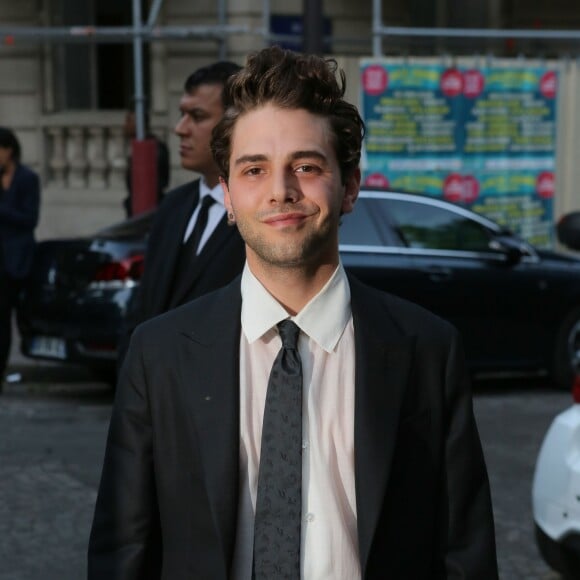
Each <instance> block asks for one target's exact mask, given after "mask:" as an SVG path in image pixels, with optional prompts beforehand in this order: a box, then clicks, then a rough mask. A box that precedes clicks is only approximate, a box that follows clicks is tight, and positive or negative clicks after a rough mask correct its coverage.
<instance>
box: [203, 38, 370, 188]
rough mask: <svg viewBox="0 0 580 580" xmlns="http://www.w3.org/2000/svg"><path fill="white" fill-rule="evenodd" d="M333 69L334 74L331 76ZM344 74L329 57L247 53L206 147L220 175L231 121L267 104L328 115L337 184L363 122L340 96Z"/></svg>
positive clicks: (351, 164)
mask: <svg viewBox="0 0 580 580" xmlns="http://www.w3.org/2000/svg"><path fill="white" fill-rule="evenodd" d="M337 74H338V77H339V79H337ZM345 88H346V78H345V74H344V71H343V70H339V69H338V65H337V63H336V61H335V60H333V59H324V58H321V57H319V56H315V55H311V54H308V55H306V54H299V53H296V52H292V51H290V50H284V49H282V48H280V47H277V46H273V47H270V48H265V49H263V50H260V51H258V52H255V53H253V54H252V55H250V56H249V57H248V60H247V62H246V66H245V67H244V68H242V70H241V71H239V72H238V73H236V74H234V75H233V76H231V77H230V78H229V79H228V81H227V83H226V86H225V88H224V103H225V105H226V110H225V114H224V116H223V118H222V120H221V121H220V122H219V123H218V124H217V126H216V127H215V128H214V130H213V134H212V140H211V150H212V153H213V156H214V159H215V161H216V163H217V165H218V167H219V170H220V174H221V176H222V177H223V178H224V179H225V180H226V182H227V181H228V179H229V170H230V155H231V139H232V134H233V131H234V127H235V125H236V122H237V120H238V119H239V118H240V117H241V116H242V115H244V114H245V113H248V112H249V111H252V110H255V109H258V108H260V107H263V106H264V105H266V104H272V105H275V106H277V107H280V108H282V109H304V110H306V111H308V112H310V113H312V114H314V115H320V116H321V117H325V118H327V119H328V121H329V124H330V128H331V130H332V133H333V136H334V150H335V152H336V158H337V160H338V164H339V166H340V172H341V178H342V181H343V183H344V182H345V180H346V179H347V178H348V177H350V176H351V175H352V173H353V172H354V171H355V170H356V168H357V167H358V165H359V162H360V155H361V145H362V139H363V136H364V123H363V120H362V119H361V117H360V115H359V113H358V110H357V108H356V107H355V106H354V105H351V104H350V103H347V102H346V101H345V100H344V98H343V97H344V92H345Z"/></svg>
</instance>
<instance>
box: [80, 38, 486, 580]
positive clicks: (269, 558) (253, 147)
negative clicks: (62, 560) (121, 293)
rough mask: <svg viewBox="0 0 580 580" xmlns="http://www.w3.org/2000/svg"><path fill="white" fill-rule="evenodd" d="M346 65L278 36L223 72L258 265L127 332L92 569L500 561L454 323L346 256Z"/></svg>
mask: <svg viewBox="0 0 580 580" xmlns="http://www.w3.org/2000/svg"><path fill="white" fill-rule="evenodd" d="M341 81H342V82H338V81H337V78H336V65H335V63H334V62H333V61H325V60H323V59H322V58H320V57H317V56H303V55H298V54H296V53H292V52H289V51H283V50H282V49H279V48H268V49H264V50H262V51H260V52H258V53H256V54H255V55H252V56H251V57H250V58H249V59H248V62H247V64H246V67H245V68H244V69H243V70H242V71H241V72H240V73H238V74H236V75H235V76H234V77H232V79H231V81H230V82H229V83H228V86H227V87H226V92H227V100H228V102H229V103H230V106H229V107H228V109H227V111H226V113H225V115H224V118H223V120H222V121H221V122H220V123H219V125H218V126H217V127H216V129H215V130H214V136H213V138H212V149H213V152H214V156H215V158H216V160H217V161H218V164H219V167H220V173H221V176H222V177H221V181H222V186H223V188H224V192H225V198H224V200H225V205H226V207H227V211H228V214H229V218H230V220H231V221H235V222H236V224H237V226H238V228H239V230H240V232H241V234H242V237H243V238H244V241H245V243H246V255H247V261H246V264H245V267H244V271H243V274H242V276H241V277H240V278H239V279H236V280H234V281H233V282H232V283H231V284H229V285H228V286H226V287H225V288H222V289H220V290H218V291H216V292H213V293H211V294H208V295H206V296H203V297H201V298H199V299H197V300H195V301H193V302H191V303H189V304H186V305H184V306H182V307H180V308H178V309H175V310H173V311H172V312H169V313H167V314H165V315H164V316H162V317H159V318H156V319H155V320H152V321H150V322H148V323H146V324H144V325H142V326H141V327H140V328H139V329H138V330H137V331H136V333H135V334H134V336H133V339H132V342H131V347H130V350H129V353H128V357H127V361H126V365H125V367H124V369H123V373H122V377H121V381H120V386H119V389H118V391H117V397H116V400H115V404H114V410H113V415H112V419H111V427H110V431H109V438H108V442H107V450H106V456H105V463H104V468H103V476H102V480H101V484H100V488H99V495H98V499H97V505H96V509H95V518H94V523H93V528H92V532H91V540H90V546H89V578H91V579H103V580H105V579H109V578H118V579H121V578H122V579H125V580H128V579H135V580H136V579H137V578H139V579H142V578H156V579H157V578H162V579H167V580H169V579H171V580H181V579H183V580H185V579H189V578H204V579H206V578H207V579H212V580H225V579H226V578H234V579H235V580H250V579H251V578H256V580H264V579H271V580H274V579H276V580H279V579H290V578H291V579H299V578H304V579H306V580H315V579H320V578H332V579H333V580H357V579H358V578H365V579H373V580H384V579H385V578H389V579H391V578H392V579H396V580H407V579H408V580H424V579H442V578H448V579H451V578H456V579H460V578H463V579H466V578H467V579H471V580H475V579H477V580H495V579H496V578H497V566H496V558H495V541H494V530H493V519H492V511H491V505H490V494H489V484H488V479H487V474H486V469H485V464H484V459H483V454H482V450H481V445H480V441H479V437H478V433H477V428H476V425H475V420H474V416H473V410H472V402H471V395H470V390H469V384H468V380H467V378H466V371H465V368H464V362H463V352H462V348H461V341H460V338H459V336H458V333H457V331H456V330H455V329H454V328H453V327H451V326H450V325H449V324H448V323H446V322H444V321H442V320H441V319H439V318H437V317H436V316H434V315H432V314H430V313H428V312H427V311H425V310H423V309H421V308H419V307H417V306H415V305H413V304H410V303H408V302H406V301H404V300H401V299H398V298H395V297H393V296H391V295H389V294H385V293H382V292H379V291H376V290H374V289H372V288H369V287H367V286H364V285H362V284H361V283H360V282H357V281H356V280H355V279H354V278H351V277H348V276H347V275H346V273H345V271H344V268H343V266H342V264H341V262H340V258H339V252H338V229H339V222H340V216H341V214H343V213H348V212H350V211H352V210H353V208H354V205H355V202H356V199H357V196H358V190H359V184H360V170H359V167H358V165H359V159H360V150H361V142H362V133H363V122H362V120H361V118H360V116H359V114H358V112H357V110H356V108H355V107H354V106H352V105H350V104H349V103H347V102H345V101H344V99H343V95H344V76H342V75H341ZM270 371H271V372H270Z"/></svg>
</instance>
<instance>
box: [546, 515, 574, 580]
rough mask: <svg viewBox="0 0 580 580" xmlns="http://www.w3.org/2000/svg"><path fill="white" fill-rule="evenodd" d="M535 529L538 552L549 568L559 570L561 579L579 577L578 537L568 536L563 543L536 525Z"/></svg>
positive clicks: (569, 579) (571, 579)
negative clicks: (565, 542)
mask: <svg viewBox="0 0 580 580" xmlns="http://www.w3.org/2000/svg"><path fill="white" fill-rule="evenodd" d="M535 531H536V543H537V544H538V548H539V550H540V554H542V557H543V558H544V560H545V561H546V562H547V564H548V565H549V566H550V568H552V569H554V570H556V572H559V573H560V574H561V575H562V578H563V580H574V579H576V580H577V579H578V578H580V551H579V548H580V545H579V541H578V540H579V537H578V536H577V535H576V536H573V537H571V538H569V539H568V544H566V545H564V544H562V543H559V542H555V541H554V540H552V538H550V537H549V536H548V535H546V534H545V533H544V532H543V531H542V530H541V529H540V527H539V526H538V525H536V526H535Z"/></svg>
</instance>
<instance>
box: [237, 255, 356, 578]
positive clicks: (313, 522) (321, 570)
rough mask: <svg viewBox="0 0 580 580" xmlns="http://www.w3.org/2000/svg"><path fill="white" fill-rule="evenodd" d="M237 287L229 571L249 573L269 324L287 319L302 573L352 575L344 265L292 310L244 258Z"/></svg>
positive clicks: (270, 352)
mask: <svg viewBox="0 0 580 580" xmlns="http://www.w3.org/2000/svg"><path fill="white" fill-rule="evenodd" d="M241 289H242V320H241V322H242V333H241V337H240V497H239V512H238V529H237V536H236V548H235V553H234V561H233V566H232V575H233V578H234V579H235V580H250V579H251V575H252V559H253V554H252V551H253V541H254V515H255V508H256V492H257V483H258V469H259V462H260V446H261V435H262V419H263V415H264V405H265V401H266V391H267V387H268V378H269V375H270V370H271V368H272V365H273V363H274V359H275V358H276V355H277V354H278V351H279V350H280V348H281V346H282V343H281V340H280V336H279V334H278V330H277V329H276V324H277V323H278V322H280V321H281V320H284V319H286V318H291V320H293V321H294V322H295V323H296V324H297V325H298V327H299V328H300V330H301V333H300V337H299V340H298V350H299V352H300V357H301V359H302V373H303V411H302V413H303V417H302V431H303V445H302V457H303V459H302V538H301V578H303V579H304V580H357V579H359V578H360V564H359V558H358V540H357V525H356V497H355V481H354V330H353V323H352V314H351V309H350V288H349V285H348V280H347V278H346V274H345V272H344V269H343V267H342V265H339V266H338V268H337V269H336V271H335V272H334V274H333V275H332V277H331V278H330V280H329V281H328V282H327V283H326V285H325V286H324V288H322V290H321V291H320V292H319V293H318V294H317V295H316V296H315V297H314V298H312V300H311V301H310V302H309V303H308V304H307V305H306V306H305V307H304V308H303V309H302V310H301V312H299V313H298V314H297V315H296V316H295V317H289V316H288V313H287V312H286V310H285V309H284V308H283V307H282V306H281V305H280V303H279V302H277V301H276V300H275V299H274V298H273V297H272V296H271V295H270V294H269V293H268V291H267V290H266V289H265V288H264V287H263V286H262V285H261V284H260V282H259V281H258V280H257V279H256V278H255V277H254V275H253V274H252V273H251V271H250V269H249V267H248V264H247V263H246V266H245V268H244V272H243V274H242V285H241Z"/></svg>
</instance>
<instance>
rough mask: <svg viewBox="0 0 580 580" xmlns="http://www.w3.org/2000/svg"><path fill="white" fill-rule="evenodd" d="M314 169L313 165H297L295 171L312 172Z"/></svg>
mask: <svg viewBox="0 0 580 580" xmlns="http://www.w3.org/2000/svg"><path fill="white" fill-rule="evenodd" d="M314 171H316V167H314V165H299V166H298V167H297V168H296V172H297V173H313V172H314Z"/></svg>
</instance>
